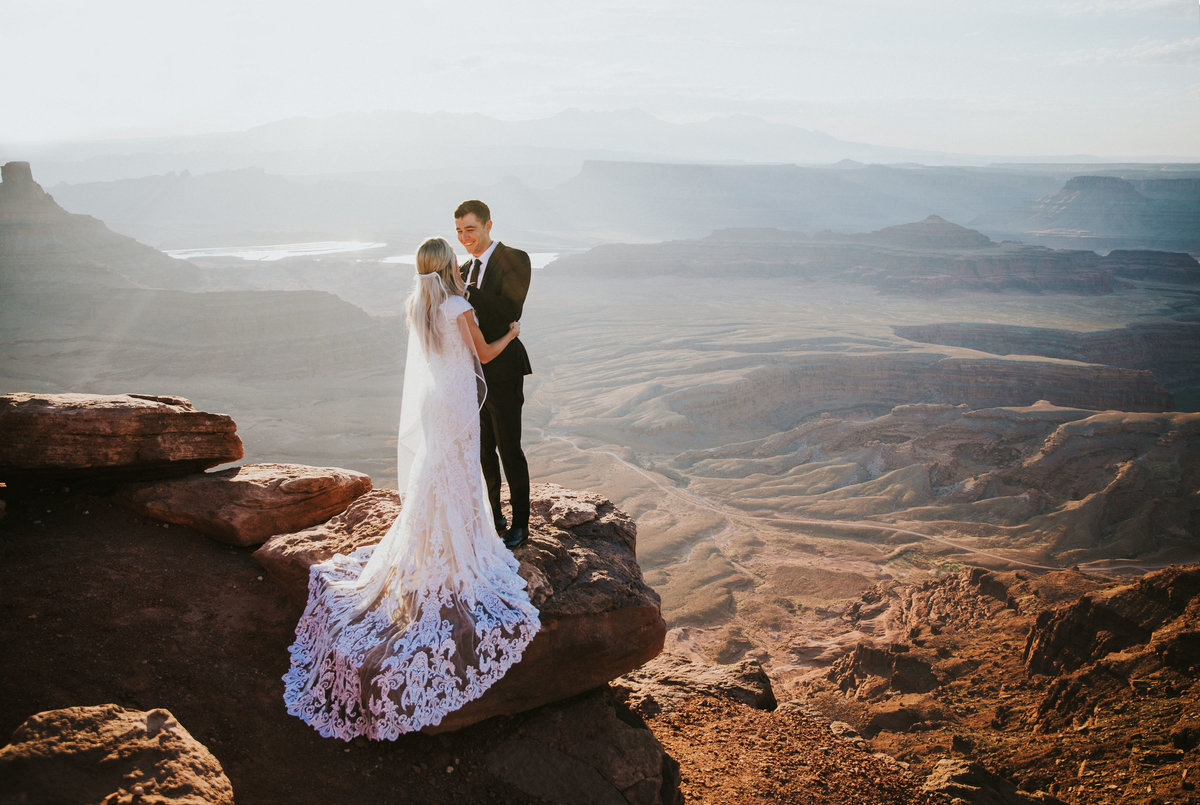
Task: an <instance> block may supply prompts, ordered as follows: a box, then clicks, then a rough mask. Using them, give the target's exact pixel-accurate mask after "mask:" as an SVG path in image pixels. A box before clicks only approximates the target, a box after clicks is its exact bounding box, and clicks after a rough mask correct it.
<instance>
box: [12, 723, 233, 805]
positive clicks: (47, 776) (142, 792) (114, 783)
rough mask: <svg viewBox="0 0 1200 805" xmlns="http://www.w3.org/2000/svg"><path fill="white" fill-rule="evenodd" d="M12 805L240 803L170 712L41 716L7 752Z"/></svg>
mask: <svg viewBox="0 0 1200 805" xmlns="http://www.w3.org/2000/svg"><path fill="white" fill-rule="evenodd" d="M0 778H3V780H4V784H3V789H4V794H3V796H2V797H0V799H3V801H5V802H28V803H51V802H96V803H99V802H104V803H132V802H136V803H139V804H140V805H168V803H170V804H171V805H183V804H184V803H188V804H189V805H220V804H221V803H227V805H233V787H232V786H231V785H230V784H229V778H228V777H226V776H225V772H224V771H223V770H222V769H221V764H220V763H218V762H217V759H216V758H215V757H213V756H212V754H211V753H210V752H209V751H208V749H206V748H205V747H204V745H203V744H201V743H199V742H198V741H197V740H196V739H195V738H193V737H192V736H191V735H190V734H188V731H187V730H186V729H184V728H183V727H182V726H181V725H180V724H179V722H178V721H176V720H175V717H174V716H172V715H171V714H170V713H169V712H168V711H166V710H162V709H156V710H150V711H148V712H142V711H140V710H130V709H128V708H125V707H121V706H119V705H115V704H102V705H97V706H95V707H68V708H66V709H64V710H49V711H46V712H43V713H38V714H37V715H35V716H32V717H31V718H29V719H27V720H26V721H25V723H23V724H22V725H21V726H19V727H17V729H16V731H15V732H14V733H13V736H12V740H11V742H10V743H9V744H8V746H6V747H4V748H3V749H0Z"/></svg>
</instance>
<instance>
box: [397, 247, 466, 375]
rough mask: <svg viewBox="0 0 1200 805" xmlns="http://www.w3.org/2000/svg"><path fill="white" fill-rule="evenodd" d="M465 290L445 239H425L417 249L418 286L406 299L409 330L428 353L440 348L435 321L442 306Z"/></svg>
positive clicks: (451, 250) (455, 261)
mask: <svg viewBox="0 0 1200 805" xmlns="http://www.w3.org/2000/svg"><path fill="white" fill-rule="evenodd" d="M464 288H465V286H464V285H463V281H462V275H461V274H460V273H459V270H458V261H457V259H456V258H455V256H454V249H453V248H451V246H450V244H449V243H448V242H447V241H446V240H445V239H444V238H428V239H427V240H426V241H425V242H424V243H422V244H421V247H420V248H419V249H417V282H416V287H414V288H413V291H412V294H410V295H409V297H408V328H409V332H410V333H416V335H417V337H418V338H420V339H421V343H422V344H423V345H424V347H425V351H426V352H427V353H432V352H437V351H439V350H440V349H441V347H442V341H441V336H440V335H439V334H438V328H437V326H436V325H437V319H436V318H435V317H436V316H438V315H439V311H440V310H441V307H442V302H445V301H446V300H447V299H448V298H450V297H451V296H462V294H463V290H464Z"/></svg>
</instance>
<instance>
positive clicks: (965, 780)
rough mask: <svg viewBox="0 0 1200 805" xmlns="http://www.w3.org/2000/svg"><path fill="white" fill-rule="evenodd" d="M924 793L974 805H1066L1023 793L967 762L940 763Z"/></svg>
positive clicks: (1038, 794) (1043, 795)
mask: <svg viewBox="0 0 1200 805" xmlns="http://www.w3.org/2000/svg"><path fill="white" fill-rule="evenodd" d="M922 790H923V791H925V792H928V793H931V794H941V795H943V796H945V797H946V798H947V799H949V800H950V801H952V802H969V803H971V805H1066V803H1064V802H1063V801H1062V800H1060V799H1057V798H1055V797H1052V796H1050V795H1049V794H1047V793H1045V792H1044V791H1038V792H1035V793H1031V792H1028V791H1022V790H1021V789H1019V788H1017V787H1016V786H1015V785H1013V784H1012V783H1011V782H1010V781H1008V780H1006V779H1004V778H1003V777H1001V776H1000V775H998V774H994V773H992V772H990V771H988V770H987V769H986V768H984V766H983V764H982V763H978V762H976V761H973V760H965V759H963V758H945V759H943V760H939V761H938V763H937V766H935V767H934V769H933V773H932V774H930V775H929V777H928V779H926V780H925V785H924V786H923V787H922Z"/></svg>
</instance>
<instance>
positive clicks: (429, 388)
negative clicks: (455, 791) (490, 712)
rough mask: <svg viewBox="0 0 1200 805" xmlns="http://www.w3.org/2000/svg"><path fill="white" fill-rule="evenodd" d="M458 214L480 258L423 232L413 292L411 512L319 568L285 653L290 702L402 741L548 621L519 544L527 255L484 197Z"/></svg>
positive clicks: (407, 439)
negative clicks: (516, 552)
mask: <svg viewBox="0 0 1200 805" xmlns="http://www.w3.org/2000/svg"><path fill="white" fill-rule="evenodd" d="M454 219H455V228H456V230H457V233H458V240H459V242H460V243H461V244H462V245H463V246H464V247H465V248H466V249H467V251H468V252H469V253H470V255H471V259H470V260H468V261H467V262H466V263H465V264H463V265H461V266H460V265H459V264H458V261H457V259H456V258H455V255H454V251H453V249H452V248H451V247H450V244H449V243H448V242H446V241H445V240H443V239H441V238H430V239H429V240H426V241H425V242H424V243H422V244H421V247H420V249H418V251H417V274H416V277H415V278H414V287H413V291H412V293H411V294H410V296H409V299H408V317H407V321H408V331H409V333H408V358H407V362H406V363H405V370H404V392H403V399H402V404H401V413H400V430H399V438H398V451H397V473H398V477H399V479H400V484H399V486H400V492H401V496H402V501H403V506H402V509H401V512H400V515H399V517H397V518H396V521H395V522H394V523H393V524H392V527H391V528H390V530H389V531H388V533H387V534H386V535H385V536H384V537H383V539H382V540H381V541H380V542H379V543H378V544H377V545H368V546H365V547H363V548H359V549H358V550H356V551H354V552H353V553H351V554H350V555H342V554H337V555H335V556H333V557H332V558H331V559H329V560H327V561H325V562H321V563H319V564H315V565H313V566H312V568H311V570H310V575H309V585H308V604H307V606H306V607H305V610H304V614H303V615H302V616H301V618H300V621H299V623H298V624H297V626H296V641H295V642H294V643H293V644H292V646H291V648H290V649H289V652H290V654H291V667H290V668H289V670H288V672H287V674H285V675H284V677H283V681H284V703H285V704H286V706H287V710H288V712H289V713H291V714H292V715H295V716H298V717H300V718H301V719H303V720H304V721H305V722H307V723H308V724H310V725H311V726H313V727H314V728H315V729H316V730H317V731H318V732H320V734H321V735H323V736H326V737H337V738H341V739H343V740H350V739H351V738H355V737H358V736H366V737H369V738H375V739H395V738H396V737H398V736H399V735H400V734H402V733H405V732H412V731H415V730H420V729H422V728H423V727H426V726H433V725H436V724H438V723H440V722H441V721H442V719H443V718H444V717H445V716H446V714H447V713H450V712H453V711H454V710H457V709H458V708H460V707H462V706H463V705H464V704H466V703H467V702H469V701H472V700H473V699H477V698H479V697H480V696H481V695H483V693H484V692H485V691H486V690H487V689H488V688H489V687H491V686H492V685H493V684H494V683H495V682H496V681H497V680H498V679H500V678H501V677H502V676H503V675H504V674H505V673H506V672H507V670H508V669H509V668H510V667H511V666H512V665H513V664H514V663H515V662H517V661H518V660H519V659H520V658H521V655H522V653H523V652H524V651H525V648H526V646H528V644H529V643H530V641H532V640H533V637H534V635H535V634H536V633H537V631H538V630H539V629H540V628H541V621H540V619H539V616H538V611H537V609H536V608H535V607H534V606H533V605H532V604H531V603H530V600H529V595H528V592H527V591H526V589H525V581H524V580H523V579H522V578H521V577H520V576H519V575H517V568H518V563H517V560H516V559H515V558H514V557H513V555H512V552H511V551H512V549H515V548H517V547H518V546H520V545H521V544H522V543H523V542H524V541H525V540H526V539H527V538H528V536H529V470H528V467H527V464H526V461H525V455H524V453H523V452H522V450H521V441H520V439H521V408H522V405H523V403H524V391H523V380H524V376H525V375H527V374H529V373H530V365H529V357H528V355H527V353H526V352H525V347H524V345H522V344H521V342H520V341H519V340H518V338H517V336H518V335H519V333H520V329H521V328H520V323H519V320H520V316H521V311H522V308H523V306H524V303H525V296H526V294H527V293H528V291H529V279H530V263H529V256H528V255H527V254H526V253H525V252H523V251H520V250H518V249H513V248H509V247H507V246H505V245H504V244H502V243H499V242H498V241H493V240H492V238H491V230H492V221H491V212H490V211H489V209H488V207H487V205H486V204H484V203H483V202H482V201H478V200H471V201H465V202H463V203H462V204H460V205H459V206H458V208H457V209H456V210H455V212H454ZM480 464H482V469H483V473H482V475H483V478H482V479H481V477H480ZM501 468H503V475H504V478H505V479H506V480H507V481H508V486H509V497H510V500H511V505H512V522H511V524H510V523H509V522H508V521H507V520H506V518H505V517H504V515H503V513H502V511H501V507H500V489H501ZM485 482H486V491H485V488H484V487H485Z"/></svg>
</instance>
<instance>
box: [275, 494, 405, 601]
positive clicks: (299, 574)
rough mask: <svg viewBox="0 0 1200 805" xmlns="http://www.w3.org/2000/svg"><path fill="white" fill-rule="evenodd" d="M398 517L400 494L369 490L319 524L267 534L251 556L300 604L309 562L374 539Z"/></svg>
mask: <svg viewBox="0 0 1200 805" xmlns="http://www.w3.org/2000/svg"><path fill="white" fill-rule="evenodd" d="M399 516H400V495H399V494H397V493H396V492H395V491H394V490H391V489H373V490H371V491H370V492H367V493H366V494H365V495H363V496H361V497H359V498H358V499H357V500H355V501H354V502H353V503H351V504H350V506H349V507H348V508H347V509H346V510H345V511H343V512H342V513H341V514H337V515H334V516H333V517H331V518H330V519H328V520H326V521H325V522H323V523H320V524H318V525H315V526H312V527H311V528H306V529H304V530H302V531H296V532H294V533H291V534H277V535H275V536H273V537H271V538H270V539H269V540H267V541H266V543H264V544H263V546H262V547H261V548H259V549H258V550H257V551H255V552H254V558H255V560H257V561H258V563H259V564H260V565H262V566H263V569H265V570H266V571H267V575H269V576H270V577H271V580H272V581H274V582H275V583H276V584H278V585H279V587H280V588H281V589H282V590H283V591H284V593H286V594H287V596H288V597H289V598H291V599H292V600H293V601H295V602H296V603H298V604H300V605H301V606H303V604H304V603H305V601H306V600H307V599H308V568H309V566H310V565H315V564H316V563H317V562H323V561H325V560H326V559H328V558H329V557H331V556H333V555H334V554H336V553H341V554H348V553H352V552H353V551H354V550H355V549H356V548H358V547H360V546H362V545H370V544H373V543H376V542H378V541H379V540H381V539H383V535H384V534H386V533H387V532H388V529H389V528H391V527H392V523H393V522H395V520H396V518H397V517H399Z"/></svg>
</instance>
